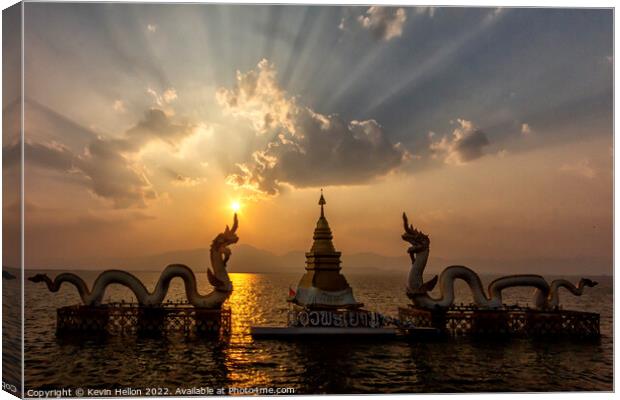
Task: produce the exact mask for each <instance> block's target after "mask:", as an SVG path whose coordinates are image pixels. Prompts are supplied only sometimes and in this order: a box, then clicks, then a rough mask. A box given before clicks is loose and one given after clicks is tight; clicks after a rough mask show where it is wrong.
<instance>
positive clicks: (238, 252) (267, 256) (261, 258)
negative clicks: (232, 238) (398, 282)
mask: <svg viewBox="0 0 620 400" xmlns="http://www.w3.org/2000/svg"><path fill="white" fill-rule="evenodd" d="M232 250H233V254H232V256H231V258H230V261H229V262H228V270H229V271H230V272H260V273H266V272H289V271H290V272H300V271H303V268H304V266H305V261H306V255H305V253H304V252H303V251H291V252H288V253H286V254H283V255H276V254H274V253H271V252H269V251H266V250H261V249H257V248H256V247H253V246H250V245H248V244H239V245H235V247H234V248H233V249H232ZM342 261H343V267H344V268H346V271H347V273H355V272H373V271H386V272H387V271H405V270H407V269H408V268H409V265H410V264H411V261H410V260H409V257H408V256H407V255H404V256H402V257H386V256H382V255H379V254H374V253H357V254H350V255H343V256H342ZM88 264H90V265H93V264H96V265H95V266H97V267H99V266H101V267H106V266H107V267H108V268H122V269H127V270H142V271H147V270H148V271H157V270H161V269H162V268H163V267H164V266H166V265H168V264H186V265H188V266H190V267H192V268H194V269H196V268H198V269H200V267H201V266H204V267H205V268H206V267H207V266H208V265H209V249H208V248H197V249H189V250H175V251H169V252H165V253H161V254H155V255H150V256H142V257H133V258H124V259H108V260H99V261H98V262H97V263H88Z"/></svg>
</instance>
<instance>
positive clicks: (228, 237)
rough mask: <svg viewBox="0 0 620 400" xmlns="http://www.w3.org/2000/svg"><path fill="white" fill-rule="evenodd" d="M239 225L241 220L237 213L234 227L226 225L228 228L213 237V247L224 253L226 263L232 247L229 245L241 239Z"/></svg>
mask: <svg viewBox="0 0 620 400" xmlns="http://www.w3.org/2000/svg"><path fill="white" fill-rule="evenodd" d="M238 227H239V221H238V219H237V214H235V217H234V220H233V225H232V228H229V227H228V225H226V230H225V231H224V232H222V233H220V234H219V235H217V236H216V237H215V239H213V243H211V248H212V249H214V250H216V251H217V252H219V253H220V254H223V255H224V258H223V262H224V264H226V263H227V262H228V259H229V258H230V249H229V248H228V246H230V245H231V244H234V243H237V242H238V241H239V237H238V236H237V228H238Z"/></svg>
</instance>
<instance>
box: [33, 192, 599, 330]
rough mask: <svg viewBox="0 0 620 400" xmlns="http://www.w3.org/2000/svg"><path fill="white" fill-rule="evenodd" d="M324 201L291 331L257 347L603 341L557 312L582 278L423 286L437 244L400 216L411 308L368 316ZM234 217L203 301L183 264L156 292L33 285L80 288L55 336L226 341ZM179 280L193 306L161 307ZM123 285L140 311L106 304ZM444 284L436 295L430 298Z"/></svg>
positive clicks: (462, 273)
mask: <svg viewBox="0 0 620 400" xmlns="http://www.w3.org/2000/svg"><path fill="white" fill-rule="evenodd" d="M325 204H326V201H325V198H324V197H323V194H322V193H321V197H320V200H319V205H320V207H321V212H320V216H319V219H318V221H317V224H316V228H315V230H314V235H313V244H312V247H311V249H310V251H309V252H307V253H306V267H305V273H304V274H303V276H302V277H301V279H300V281H299V284H298V285H297V290H296V291H294V292H293V293H292V294H289V298H288V302H289V304H290V309H289V311H288V313H287V324H286V326H253V327H251V328H250V332H251V335H252V336H253V337H255V338H268V337H275V338H284V337H289V338H290V337H293V338H294V337H302V336H303V337H313V336H323V335H337V336H352V337H353V336H357V337H360V336H362V337H367V336H373V337H374V336H381V337H392V338H414V339H423V338H427V337H429V336H430V337H437V336H460V335H470V336H475V335H482V336H487V337H489V336H490V337H499V336H521V337H541V336H550V337H557V336H568V337H576V338H598V337H599V336H600V327H599V325H600V316H599V314H596V313H589V312H581V311H571V310H564V309H562V308H561V307H560V300H559V294H560V288H564V289H565V290H567V291H568V292H569V293H571V294H573V295H575V296H581V295H582V294H583V292H584V289H585V288H586V287H594V286H596V285H597V283H596V282H594V281H592V280H590V279H587V278H582V279H580V280H579V282H578V283H577V284H576V285H575V284H573V283H571V282H569V281H567V280H565V279H556V280H553V281H551V282H547V281H546V280H545V278H544V277H542V276H540V275H530V274H527V275H508V276H503V277H500V278H498V279H495V280H493V281H492V282H491V283H490V284H489V285H488V287H487V289H486V291H485V290H484V289H483V285H482V280H481V279H480V277H479V275H478V274H477V273H476V272H474V271H473V270H471V269H470V268H468V267H465V266H461V265H454V266H449V267H447V268H445V269H444V270H443V271H442V273H441V274H440V275H439V276H435V277H434V278H432V279H431V280H429V281H424V278H423V273H424V269H425V267H426V263H427V261H428V258H429V254H430V238H429V237H428V236H427V235H426V234H424V233H423V232H421V231H419V230H417V229H415V228H414V227H413V226H412V225H410V224H409V221H408V219H407V215H406V214H403V226H404V233H403V235H402V239H403V240H404V241H406V242H408V243H409V244H410V245H411V246H410V247H409V248H408V250H407V252H408V254H409V256H410V258H411V268H410V271H409V275H408V279H407V286H406V295H407V296H408V297H409V299H410V300H411V304H410V305H409V306H407V307H399V308H398V318H395V317H390V316H387V315H383V314H380V313H376V312H373V311H370V310H366V309H364V305H363V304H362V303H360V302H358V301H357V300H356V299H355V296H354V294H353V289H352V288H351V286H350V285H349V283H348V282H347V280H346V278H345V276H344V275H343V274H342V273H341V270H342V267H341V265H340V264H341V261H340V255H341V253H340V252H339V251H336V249H335V247H334V244H333V241H332V240H333V235H332V231H331V228H330V226H329V223H328V221H327V218H326V217H325V210H324V206H325ZM238 225H239V224H238V219H237V215H236V214H235V216H234V222H233V225H232V228H229V227H228V226H226V229H225V231H224V232H222V233H220V234H219V235H217V236H216V238H215V239H214V240H213V242H212V244H211V248H210V260H211V268H210V269H207V276H208V279H209V283H211V285H212V286H213V291H212V292H210V293H208V294H206V295H202V294H200V293H198V290H197V284H196V277H195V275H194V273H193V271H192V270H191V269H190V268H189V267H187V266H185V265H180V264H173V265H169V266H167V267H166V268H165V269H164V271H163V272H162V274H161V275H160V278H159V280H158V282H157V284H156V286H155V289H154V290H153V292H149V291H148V290H147V289H146V287H145V286H144V284H143V283H142V282H141V281H140V280H139V279H138V278H137V277H135V276H134V275H132V274H130V273H128V272H126V271H120V270H108V271H104V272H102V273H101V274H100V275H99V276H98V277H97V279H96V280H95V282H94V284H93V286H92V289H91V290H89V288H88V286H87V285H86V283H85V282H84V281H83V280H82V278H80V277H79V276H77V275H75V274H73V273H63V274H59V275H58V276H57V277H56V278H55V279H54V280H52V279H50V278H49V277H47V275H45V274H37V275H35V276H32V277H30V278H28V279H29V280H30V281H32V282H43V283H45V284H46V285H47V287H48V289H49V290H50V291H52V292H57V291H58V290H59V289H60V287H61V285H62V284H63V283H68V284H71V285H73V286H75V287H76V289H77V290H78V292H79V294H80V297H81V299H82V302H83V304H82V305H72V306H66V307H62V308H59V309H58V310H57V319H56V325H57V334H58V335H61V336H66V335H76V334H77V335H79V334H87V335H92V334H117V335H124V334H147V335H153V334H155V335H159V334H173V333H182V334H185V335H188V334H193V335H197V336H203V337H217V338H222V337H224V338H225V337H228V336H229V335H230V333H231V311H230V309H228V308H227V307H225V306H224V304H225V302H226V300H227V299H228V298H229V297H230V295H231V294H232V291H233V286H232V282H231V280H230V277H229V276H228V272H227V270H226V265H227V262H228V260H229V258H230V256H231V251H230V249H229V247H228V246H230V245H232V244H234V243H237V241H238V240H239V238H238V236H237V234H236V231H237V228H238ZM174 278H181V279H182V280H183V282H184V284H185V294H186V297H187V301H186V302H183V303H169V302H168V303H164V302H163V300H164V298H165V296H166V294H167V292H168V289H169V285H170V281H171V280H172V279H174ZM459 279H460V280H463V281H465V283H467V285H468V287H469V289H470V291H471V294H472V298H473V300H474V303H473V304H469V305H456V304H455V302H454V300H455V293H454V283H455V281H456V280H459ZM111 284H119V285H122V286H126V287H127V288H129V289H130V290H131V291H132V292H133V293H134V295H135V296H136V299H137V303H102V299H103V295H104V293H105V290H106V288H107V287H108V286H109V285H111ZM437 285H438V288H439V295H438V296H436V297H433V296H432V295H431V291H433V289H434V288H435V286H437ZM511 287H531V288H533V289H534V293H533V302H532V304H533V305H534V306H533V307H532V308H529V307H519V306H517V305H506V304H504V302H503V298H502V291H503V290H505V289H507V288H511Z"/></svg>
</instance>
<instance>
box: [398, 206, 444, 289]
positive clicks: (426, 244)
mask: <svg viewBox="0 0 620 400" xmlns="http://www.w3.org/2000/svg"><path fill="white" fill-rule="evenodd" d="M403 227H404V228H405V233H403V235H402V236H401V237H402V238H403V240H404V241H405V242H408V243H410V244H411V247H409V248H408V249H407V252H408V253H409V257H411V262H412V263H413V270H414V271H413V272H414V273H413V276H412V277H411V278H412V279H410V281H409V284H408V287H407V294H408V295H414V296H415V295H419V294H424V293H426V292H430V291H431V290H433V288H434V287H435V285H436V284H437V280H438V277H437V275H435V277H434V278H433V279H431V280H430V281H427V282H424V281H423V280H424V278H423V275H422V274H423V272H424V267H425V266H426V260H427V258H428V252H429V248H430V245H431V239H430V238H429V237H428V235H426V234H425V233H423V232H421V231H419V230H417V229H414V227H413V225H411V224H409V219H408V218H407V214H405V213H403ZM423 252H426V254H425V255H421V256H420V257H419V256H418V254H419V253H423Z"/></svg>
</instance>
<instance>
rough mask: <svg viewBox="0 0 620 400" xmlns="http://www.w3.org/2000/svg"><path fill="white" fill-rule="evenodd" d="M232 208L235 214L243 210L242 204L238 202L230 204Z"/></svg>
mask: <svg viewBox="0 0 620 400" xmlns="http://www.w3.org/2000/svg"><path fill="white" fill-rule="evenodd" d="M230 208H231V209H232V210H233V211H234V212H239V210H241V203H239V202H238V201H233V202H232V203H230Z"/></svg>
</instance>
